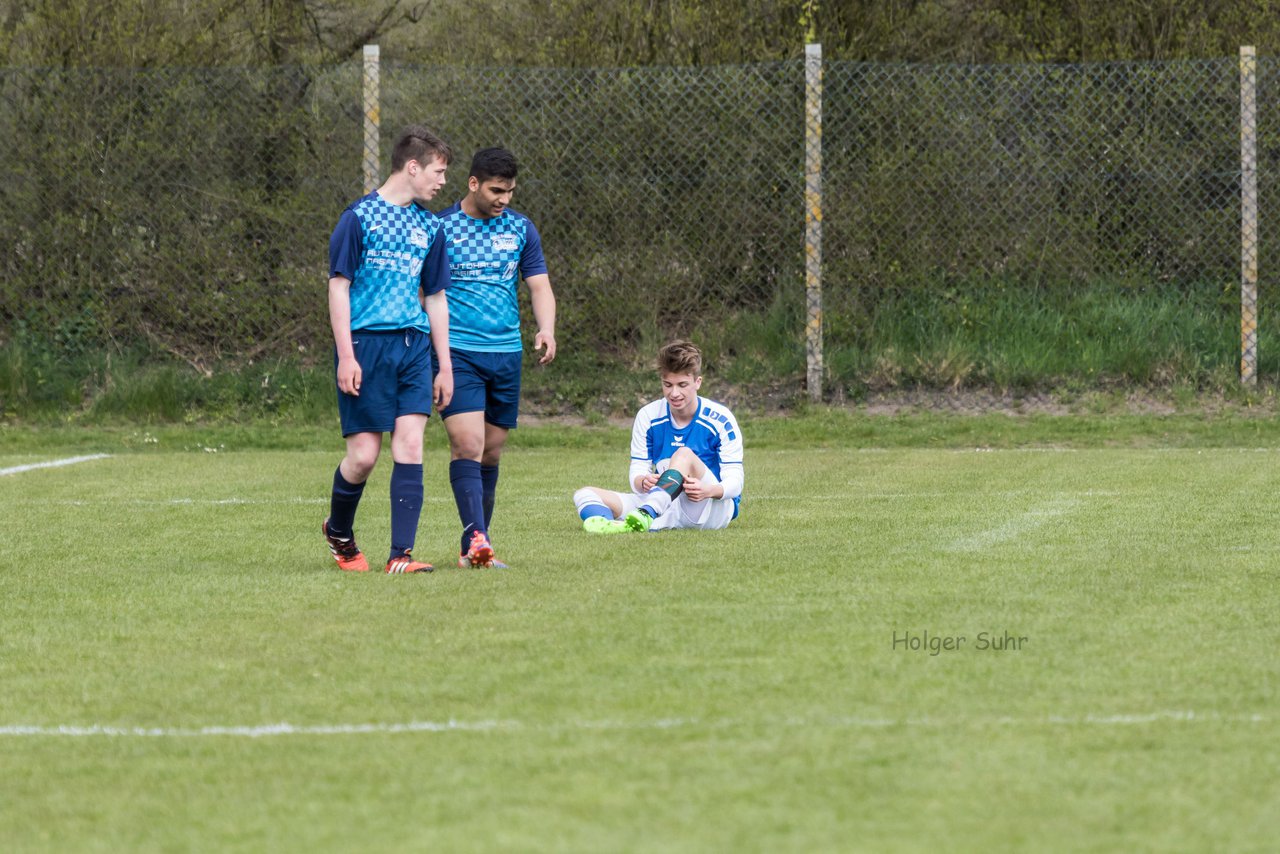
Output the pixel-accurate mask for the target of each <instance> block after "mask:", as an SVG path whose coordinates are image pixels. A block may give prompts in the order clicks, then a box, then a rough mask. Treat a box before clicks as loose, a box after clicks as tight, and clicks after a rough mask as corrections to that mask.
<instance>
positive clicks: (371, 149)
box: [363, 44, 381, 193]
mask: <svg viewBox="0 0 1280 854" xmlns="http://www.w3.org/2000/svg"><path fill="white" fill-rule="evenodd" d="M378 76H379V50H378V46H377V45H376V44H367V45H365V46H364V157H363V163H364V191H365V192H366V193H372V192H373V191H374V190H376V189H378V184H380V183H381V180H380V179H379V177H378V172H379V165H378V157H379V155H378V149H379V143H378V120H379V118H380V113H381V102H380V100H379V98H380V96H379V93H378V82H379V81H378Z"/></svg>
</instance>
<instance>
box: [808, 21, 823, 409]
mask: <svg viewBox="0 0 1280 854" xmlns="http://www.w3.org/2000/svg"><path fill="white" fill-rule="evenodd" d="M804 102H805V103H804V115H805V120H804V142H805V156H804V278H805V304H806V307H807V309H808V311H807V313H806V317H807V320H806V324H805V362H806V365H807V371H806V380H807V384H808V388H809V400H811V401H813V402H814V403H817V402H818V401H820V400H822V374H823V369H822V45H820V44H809V45H805V49H804Z"/></svg>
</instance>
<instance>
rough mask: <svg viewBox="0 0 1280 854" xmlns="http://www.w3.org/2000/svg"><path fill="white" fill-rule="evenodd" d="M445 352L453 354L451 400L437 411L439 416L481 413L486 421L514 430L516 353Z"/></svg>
mask: <svg viewBox="0 0 1280 854" xmlns="http://www.w3.org/2000/svg"><path fill="white" fill-rule="evenodd" d="M449 352H450V354H451V355H452V357H453V400H451V401H450V402H449V405H448V406H446V407H445V408H444V409H442V410H440V417H442V418H448V417H449V416H450V415H457V414H459V413H461V412H483V413H484V420H485V421H488V422H489V423H490V424H494V425H496V426H498V427H505V428H506V429H508V430H513V429H515V426H516V421H517V420H518V419H519V417H520V358H521V357H520V354H519V353H481V352H478V351H476V350H452V349H451V350H450V351H449Z"/></svg>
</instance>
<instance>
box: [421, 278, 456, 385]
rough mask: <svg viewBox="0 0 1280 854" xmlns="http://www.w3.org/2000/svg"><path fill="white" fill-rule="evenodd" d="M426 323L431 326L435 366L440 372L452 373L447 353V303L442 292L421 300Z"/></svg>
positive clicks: (451, 360)
mask: <svg viewBox="0 0 1280 854" xmlns="http://www.w3.org/2000/svg"><path fill="white" fill-rule="evenodd" d="M423 308H424V309H426V312H427V322H428V323H430V324H431V346H432V347H433V348H434V349H435V351H436V365H437V366H439V368H440V370H442V371H444V370H447V371H450V372H452V371H453V357H452V356H451V355H450V353H449V302H448V298H447V297H446V296H445V294H444V291H439V292H437V293H434V294H431V295H430V296H428V297H427V298H426V299H425V300H423Z"/></svg>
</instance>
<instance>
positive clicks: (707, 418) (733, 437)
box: [573, 341, 744, 534]
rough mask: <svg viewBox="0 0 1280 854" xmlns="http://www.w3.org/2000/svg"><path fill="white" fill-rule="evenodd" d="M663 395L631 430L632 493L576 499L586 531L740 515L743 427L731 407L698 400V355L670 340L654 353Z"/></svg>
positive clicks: (590, 493) (702, 523) (597, 491)
mask: <svg viewBox="0 0 1280 854" xmlns="http://www.w3.org/2000/svg"><path fill="white" fill-rule="evenodd" d="M658 374H659V377H660V378H661V380H662V397H660V398H658V399H657V400H655V401H653V402H651V403H648V404H646V405H644V406H643V407H641V409H640V411H639V412H637V413H636V419H635V422H634V423H633V424H632V427H631V466H630V471H629V474H628V477H627V480H629V481H630V483H631V492H629V493H622V492H614V491H613V490H611V489H601V488H599V487H596V486H586V487H583V488H582V489H579V490H578V491H577V492H575V493H574V495H573V503H574V506H576V507H577V509H578V516H579V517H581V519H582V527H583V529H584V530H585V531H587V532H588V533H591V534H621V533H626V532H629V531H635V532H638V533H644V532H646V531H651V530H652V531H663V530H668V529H671V528H698V529H701V530H715V529H718V528H725V527H728V525H729V523H730V522H732V521H733V520H734V519H736V518H738V503H739V500H740V499H741V497H742V485H743V477H744V473H743V462H742V429H741V427H739V426H738V419H737V418H735V417H734V415H733V413H732V412H730V411H729V407H727V406H725V405H724V404H722V403H717V402H716V401H714V400H707V399H706V398H704V397H700V396H699V395H698V390H699V389H700V388H702V352H701V351H700V350H699V349H698V348H697V347H695V346H694V345H693V344H691V343H690V342H688V341H672V342H671V343H670V344H668V345H666V346H665V347H663V348H662V349H661V350H660V351H659V352H658Z"/></svg>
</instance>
